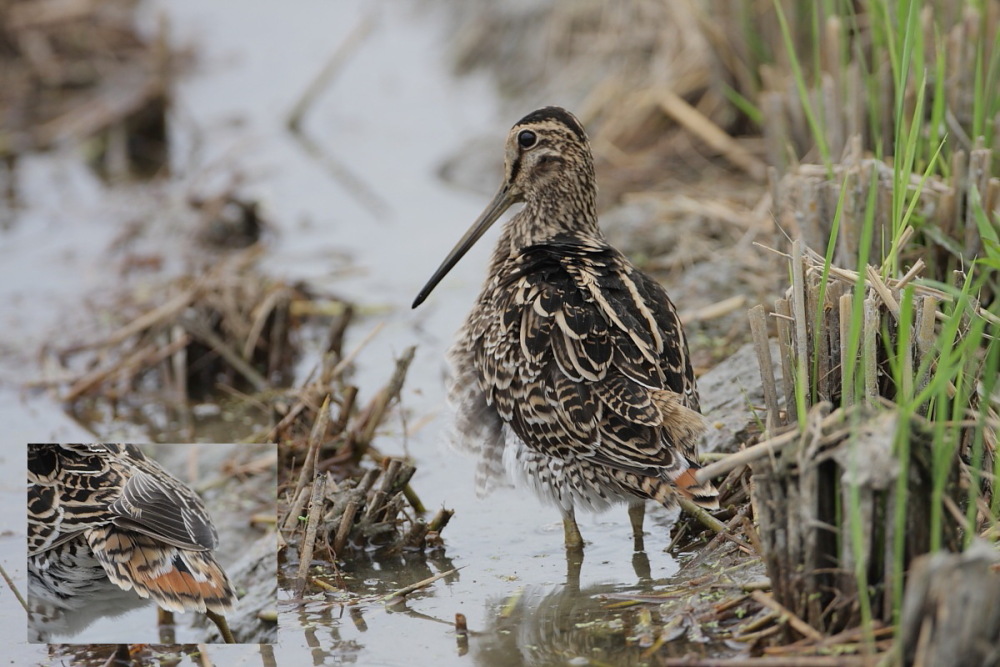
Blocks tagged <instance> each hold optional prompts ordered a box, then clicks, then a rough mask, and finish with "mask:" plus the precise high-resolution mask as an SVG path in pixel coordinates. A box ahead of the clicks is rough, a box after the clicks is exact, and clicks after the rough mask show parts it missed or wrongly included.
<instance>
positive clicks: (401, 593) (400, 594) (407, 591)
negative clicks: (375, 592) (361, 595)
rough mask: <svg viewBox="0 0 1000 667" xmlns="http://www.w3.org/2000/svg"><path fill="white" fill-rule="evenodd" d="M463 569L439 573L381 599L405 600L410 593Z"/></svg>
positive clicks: (384, 600) (388, 600) (389, 600)
mask: <svg viewBox="0 0 1000 667" xmlns="http://www.w3.org/2000/svg"><path fill="white" fill-rule="evenodd" d="M463 567H464V566H463ZM461 569H462V568H461V567H456V568H453V569H451V570H448V571H447V572H439V573H437V574H435V575H434V576H433V577H427V578H426V579H424V580H423V581H418V582H417V583H415V584H410V585H409V586H403V587H402V588H400V589H399V590H396V591H393V592H392V593H389V594H388V595H383V596H382V597H381V598H379V599H380V600H381V601H382V602H396V601H397V600H396V598H404V597H406V596H407V595H409V594H410V593H413V592H414V591H419V590H420V589H421V588H427V587H428V586H430V585H431V584H433V583H434V582H435V581H437V580H438V579H441V578H443V577H447V576H448V575H450V574H455V573H456V572H458V571H459V570H461Z"/></svg>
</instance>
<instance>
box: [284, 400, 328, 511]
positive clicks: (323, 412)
mask: <svg viewBox="0 0 1000 667" xmlns="http://www.w3.org/2000/svg"><path fill="white" fill-rule="evenodd" d="M329 422H330V395H329V394H327V395H326V396H325V397H324V398H323V405H322V407H320V409H319V414H318V415H316V421H315V422H313V427H312V430H311V431H310V433H309V448H308V449H307V450H306V458H305V461H303V462H302V469H301V470H300V471H299V479H298V482H296V484H295V491H294V492H293V493H292V497H293V498H295V499H296V500H298V498H299V496H300V495H301V494H302V490H303V489H304V488H306V485H308V484H309V481H310V480H311V479H313V477H314V474H313V471H315V469H316V460H317V459H318V458H319V446H320V442H322V440H323V436H324V434H325V433H326V427H327V424H329ZM291 516H292V517H294V516H295V515H291ZM291 528H292V525H290V524H289V521H288V519H286V520H285V529H286V530H290V529H291Z"/></svg>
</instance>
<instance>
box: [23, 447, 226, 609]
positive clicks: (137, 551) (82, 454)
mask: <svg viewBox="0 0 1000 667" xmlns="http://www.w3.org/2000/svg"><path fill="white" fill-rule="evenodd" d="M217 542H218V537H217V534H216V531H215V527H214V526H213V525H212V522H211V519H210V518H209V516H208V514H207V513H206V511H205V507H204V505H203V504H202V502H201V499H200V498H199V497H198V496H197V495H196V494H195V493H194V491H192V490H191V489H190V488H188V487H187V486H185V485H184V484H182V483H181V482H180V481H178V480H177V479H176V478H174V477H173V476H171V475H170V474H169V473H168V472H167V471H166V470H164V469H163V468H162V467H161V466H160V465H159V464H158V463H156V462H155V461H153V460H152V459H149V458H146V457H145V456H144V455H143V453H142V452H141V451H140V450H139V449H138V448H136V447H134V446H133V445H118V444H32V445H29V446H28V571H29V594H31V596H32V597H33V598H35V599H36V600H38V601H39V603H40V604H41V603H44V604H45V605H46V606H47V607H48V609H49V612H48V613H59V612H74V611H77V610H80V609H84V608H87V607H88V606H89V605H95V604H97V603H98V602H99V601H100V600H101V599H103V598H108V599H113V598H116V597H117V594H116V593H115V591H114V589H115V588H118V589H121V590H124V591H129V590H132V591H134V592H135V593H136V594H138V595H139V596H140V597H142V598H148V599H152V600H153V601H154V602H156V604H158V605H159V606H160V607H163V608H164V609H169V610H172V611H178V612H183V611H200V612H213V613H215V614H223V613H225V612H226V611H229V610H230V609H232V606H233V604H234V602H235V601H236V596H235V594H234V592H233V587H232V584H231V583H230V582H229V578H228V577H227V576H226V573H225V572H224V571H223V570H222V568H221V567H220V566H219V564H218V563H217V562H216V561H215V557H214V556H213V554H212V550H213V549H214V548H215V546H216V544H217Z"/></svg>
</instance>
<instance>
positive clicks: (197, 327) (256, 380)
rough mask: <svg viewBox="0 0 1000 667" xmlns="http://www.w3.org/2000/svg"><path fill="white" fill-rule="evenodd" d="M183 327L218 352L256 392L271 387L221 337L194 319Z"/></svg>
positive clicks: (265, 379) (189, 320)
mask: <svg viewBox="0 0 1000 667" xmlns="http://www.w3.org/2000/svg"><path fill="white" fill-rule="evenodd" d="M183 326H184V328H185V329H186V330H187V331H188V332H190V333H191V334H192V335H193V336H195V337H196V338H199V339H201V341H202V342H203V343H205V345H208V346H209V347H210V348H212V349H213V350H215V351H216V352H218V353H219V356H220V357H222V358H223V359H225V360H226V361H227V362H229V365H230V366H232V367H233V370H235V371H236V372H237V373H239V374H240V375H242V376H243V377H244V379H246V381H247V382H249V383H250V384H252V385H253V388H254V389H255V390H256V391H258V392H264V391H266V390H267V389H268V388H269V387H270V383H269V382H268V381H267V378H265V377H264V376H263V375H261V374H260V371H258V370H257V369H256V368H254V367H253V366H251V365H250V364H249V363H247V361H246V360H245V359H244V358H243V357H241V356H240V353H239V352H237V351H236V350H234V349H233V348H231V347H230V346H229V345H228V344H227V343H226V341H224V340H222V337H221V336H219V335H218V334H216V333H215V332H214V331H212V330H211V329H209V328H208V327H207V326H205V325H204V324H203V323H201V322H199V321H197V320H195V319H193V318H186V319H185V320H184V321H183Z"/></svg>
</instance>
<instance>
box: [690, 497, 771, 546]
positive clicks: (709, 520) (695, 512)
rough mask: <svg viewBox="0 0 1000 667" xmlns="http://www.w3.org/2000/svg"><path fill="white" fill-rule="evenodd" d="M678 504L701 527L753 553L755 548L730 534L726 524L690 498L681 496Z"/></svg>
mask: <svg viewBox="0 0 1000 667" xmlns="http://www.w3.org/2000/svg"><path fill="white" fill-rule="evenodd" d="M677 503H678V504H679V505H680V506H681V509H682V510H684V511H685V512H687V513H688V514H690V515H691V516H692V517H694V519H695V520H697V521H698V523H700V524H701V525H703V526H705V527H706V528H708V529H709V530H711V531H712V532H714V533H716V534H719V535H724V536H725V538H726V539H727V540H729V541H731V542H732V543H733V544H735V545H736V546H738V547H739V548H741V549H743V550H744V551H746V552H747V553H753V547H751V546H750V545H749V544H747V543H746V542H744V541H743V540H741V539H740V538H738V537H736V536H735V535H733V534H731V533H730V532H729V529H728V528H726V524H724V523H722V522H721V521H719V520H718V519H716V518H715V517H714V516H712V515H711V514H709V513H708V512H706V511H705V510H704V509H703V508H701V507H699V506H698V505H696V504H695V503H694V501H693V500H691V499H690V498H685V497H684V496H680V495H679V496H677Z"/></svg>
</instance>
